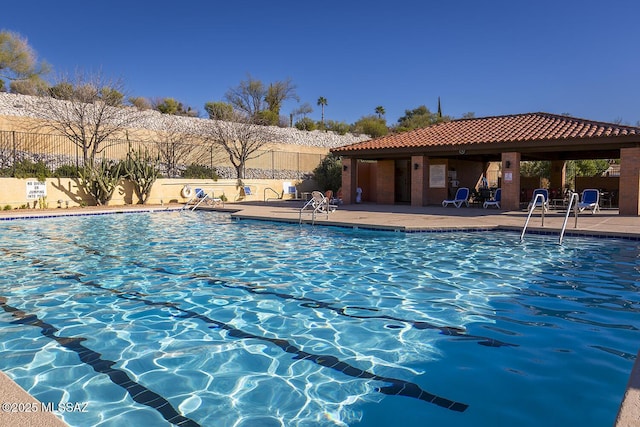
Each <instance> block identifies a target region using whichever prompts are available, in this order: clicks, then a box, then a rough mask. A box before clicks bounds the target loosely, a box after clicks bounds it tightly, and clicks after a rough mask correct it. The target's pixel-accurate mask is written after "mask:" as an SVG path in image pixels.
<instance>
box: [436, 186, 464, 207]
mask: <svg viewBox="0 0 640 427" xmlns="http://www.w3.org/2000/svg"><path fill="white" fill-rule="evenodd" d="M463 203H464V204H465V205H467V207H469V189H468V188H467V187H460V188H458V191H456V196H455V197H454V198H453V199H446V200H443V201H442V206H443V207H445V206H449V205H450V204H453V206H455V207H456V208H459V207H460V206H462V204H463Z"/></svg>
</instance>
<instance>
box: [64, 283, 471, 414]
mask: <svg viewBox="0 0 640 427" xmlns="http://www.w3.org/2000/svg"><path fill="white" fill-rule="evenodd" d="M68 278H71V279H74V280H76V281H78V282H79V283H81V284H83V285H85V286H91V287H94V288H97V289H102V290H105V291H108V292H110V293H112V294H114V295H115V296H116V297H118V298H122V299H127V300H135V301H139V302H142V303H143V304H145V305H148V306H152V307H153V306H159V307H170V308H173V309H174V310H177V311H179V312H181V313H183V314H182V315H179V316H175V315H174V317H178V318H179V319H189V318H190V319H199V320H201V321H203V322H204V323H206V324H209V325H212V326H209V328H211V329H214V328H219V329H223V330H225V331H227V333H228V334H229V336H231V337H234V338H241V339H255V340H260V341H267V342H270V343H272V344H274V345H276V346H277V347H279V348H281V349H282V350H283V351H285V352H286V353H292V354H294V355H295V356H294V357H293V359H295V360H309V361H312V362H314V363H316V364H318V365H320V366H324V367H326V368H330V369H333V370H335V371H338V372H341V373H343V374H345V375H347V376H350V377H353V378H362V379H370V380H374V381H380V382H384V383H388V384H389V385H387V386H384V387H379V388H377V391H379V392H380V393H383V394H386V395H389V396H406V397H413V398H415V399H419V400H422V401H425V402H427V403H432V404H434V405H437V406H440V407H442V408H446V409H449V410H451V411H455V412H464V411H466V410H467V408H468V407H469V405H467V404H466V403H461V402H456V401H454V400H450V399H447V398H445V397H441V396H438V395H435V394H432V393H429V392H428V391H426V390H423V389H422V388H421V387H420V386H419V385H417V384H415V383H412V382H409V381H405V380H401V379H397V378H391V377H384V376H380V375H377V374H373V373H371V372H369V371H365V370H363V369H360V368H357V367H355V366H352V365H349V364H348V363H346V362H343V361H342V360H340V359H338V358H337V357H335V356H331V355H319V354H313V353H307V352H305V351H303V350H301V349H299V348H297V347H296V346H294V345H292V344H291V343H290V342H289V341H287V340H285V339H282V338H271V337H266V336H260V335H255V334H252V333H249V332H245V331H243V330H241V329H238V328H236V327H234V326H232V325H229V324H227V323H224V322H221V321H218V320H214V319H211V318H210V317H207V316H205V315H202V314H200V313H197V312H195V311H193V310H190V309H185V308H182V307H180V304H179V303H175V302H169V301H151V300H149V299H146V298H145V296H146V295H144V294H141V293H138V292H125V291H120V290H118V289H111V288H105V287H103V286H102V285H100V284H99V283H96V282H83V281H82V280H81V279H80V275H70V276H68Z"/></svg>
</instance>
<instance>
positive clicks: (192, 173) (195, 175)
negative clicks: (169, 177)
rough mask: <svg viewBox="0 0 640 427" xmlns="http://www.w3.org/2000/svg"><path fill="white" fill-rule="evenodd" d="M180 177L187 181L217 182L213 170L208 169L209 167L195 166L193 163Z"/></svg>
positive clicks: (216, 175)
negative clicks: (211, 180) (203, 180)
mask: <svg viewBox="0 0 640 427" xmlns="http://www.w3.org/2000/svg"><path fill="white" fill-rule="evenodd" d="M182 177H183V178H189V179H213V180H214V181H216V180H218V178H219V176H218V173H217V172H216V170H215V168H210V167H209V166H204V165H197V164H195V163H192V164H190V165H189V166H187V168H186V169H185V170H184V171H183V172H182Z"/></svg>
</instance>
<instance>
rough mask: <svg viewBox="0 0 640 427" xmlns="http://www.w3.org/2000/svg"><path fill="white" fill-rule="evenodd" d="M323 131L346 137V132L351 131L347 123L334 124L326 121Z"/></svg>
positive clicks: (331, 121)
mask: <svg viewBox="0 0 640 427" xmlns="http://www.w3.org/2000/svg"><path fill="white" fill-rule="evenodd" d="M324 126H325V129H326V130H331V131H333V132H335V133H337V134H338V135H346V134H347V132H349V130H351V129H350V128H351V127H350V126H349V124H348V123H345V122H336V121H334V120H327V122H326V123H325V125H324Z"/></svg>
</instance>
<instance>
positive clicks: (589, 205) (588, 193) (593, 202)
mask: <svg viewBox="0 0 640 427" xmlns="http://www.w3.org/2000/svg"><path fill="white" fill-rule="evenodd" d="M578 209H579V210H580V212H582V211H583V210H585V209H589V210H590V211H591V213H592V214H594V213H596V211H599V210H600V190H596V189H594V188H588V189H586V190H583V191H582V201H581V202H580V203H578Z"/></svg>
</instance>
